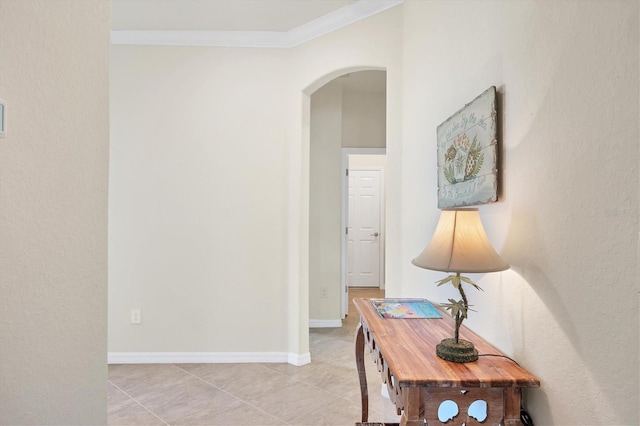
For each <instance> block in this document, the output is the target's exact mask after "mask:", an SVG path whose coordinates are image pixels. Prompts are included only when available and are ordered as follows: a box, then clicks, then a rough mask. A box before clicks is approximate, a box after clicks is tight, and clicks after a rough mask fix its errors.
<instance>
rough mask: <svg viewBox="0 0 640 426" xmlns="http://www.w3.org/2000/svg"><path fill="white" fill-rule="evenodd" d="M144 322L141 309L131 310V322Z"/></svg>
mask: <svg viewBox="0 0 640 426" xmlns="http://www.w3.org/2000/svg"><path fill="white" fill-rule="evenodd" d="M141 322H142V312H141V311H140V309H132V310H131V324H140V323H141Z"/></svg>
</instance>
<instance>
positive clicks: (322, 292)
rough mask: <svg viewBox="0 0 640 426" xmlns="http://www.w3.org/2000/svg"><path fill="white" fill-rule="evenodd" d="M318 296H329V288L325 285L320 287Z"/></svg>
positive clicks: (324, 297)
mask: <svg viewBox="0 0 640 426" xmlns="http://www.w3.org/2000/svg"><path fill="white" fill-rule="evenodd" d="M320 297H322V298H323V299H326V298H327V297H329V290H328V289H327V288H326V287H322V289H321V290H320Z"/></svg>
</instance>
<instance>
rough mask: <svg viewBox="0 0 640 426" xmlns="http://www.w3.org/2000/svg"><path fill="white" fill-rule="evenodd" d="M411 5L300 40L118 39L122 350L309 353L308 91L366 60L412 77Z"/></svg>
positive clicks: (115, 97) (114, 185)
mask: <svg viewBox="0 0 640 426" xmlns="http://www.w3.org/2000/svg"><path fill="white" fill-rule="evenodd" d="M401 17H402V15H401V10H400V9H398V8H394V9H392V10H389V11H387V12H384V13H381V14H379V15H376V16H373V17H371V18H369V19H367V20H365V21H361V22H359V23H357V24H354V25H351V26H349V27H347V28H343V29H341V30H339V31H336V32H334V33H331V34H329V35H327V36H324V37H322V38H320V39H317V40H314V41H312V42H309V43H306V44H304V45H302V46H299V47H297V48H295V49H290V50H289V49H245V48H242V49H234V48H191V47H136V46H113V48H112V68H111V82H112V85H111V87H112V90H111V99H112V120H111V129H112V143H111V167H110V203H109V227H110V228H109V229H110V235H109V243H110V246H109V256H110V257H109V351H110V352H112V353H114V354H117V355H118V356H120V355H122V354H123V353H124V354H132V353H138V354H140V353H142V354H143V356H146V355H149V356H151V357H153V356H155V355H154V354H158V353H163V354H166V353H168V352H170V353H174V354H175V353H178V354H183V355H184V356H186V357H189V356H192V355H194V354H196V355H198V354H204V356H205V357H210V358H209V359H212V358H211V357H214V358H215V357H217V356H218V355H220V354H225V353H227V354H237V353H242V354H244V355H247V354H248V356H249V358H250V357H251V354H254V355H255V356H256V357H258V358H260V357H265V356H271V355H273V354H275V355H276V357H275V358H272V359H279V360H282V358H281V357H282V356H284V357H285V358H284V359H285V360H286V359H287V357H288V359H289V361H290V362H292V363H301V362H304V361H305V357H308V354H309V348H308V322H309V317H310V314H309V262H308V259H309V218H310V210H309V205H310V195H309V177H310V167H309V152H310V151H309V150H310V133H309V128H310V95H311V93H313V92H314V91H315V90H316V89H317V88H319V87H321V86H322V85H323V84H325V83H326V82H328V81H330V80H331V79H333V78H334V77H337V76H338V75H340V74H343V73H347V72H351V71H357V70H358V69H360V68H364V69H385V68H390V69H391V73H392V78H395V79H398V78H399V77H400V73H399V72H398V65H399V63H400V57H399V55H397V49H396V46H397V44H398V40H399V33H397V31H396V29H397V26H398V23H399V22H400V20H401ZM374 30H375V32H376V36H375V37H373V38H372V37H371V34H372V33H373V32H374ZM393 84H394V87H395V88H396V89H397V88H398V86H399V85H398V84H397V80H394V83H393ZM396 94H397V95H396V96H398V97H397V98H396V103H397V104H398V103H399V91H396ZM395 131H396V132H399V126H395ZM338 155H339V151H338ZM336 165H337V166H338V167H339V156H338V158H337V161H336ZM336 189H337V190H338V191H339V184H338V186H337V188H336ZM338 196H339V192H338ZM335 214H336V218H337V219H338V220H339V214H340V211H339V209H336V212H335ZM338 247H339V246H338ZM338 253H339V252H338ZM337 260H338V261H339V258H338V259H337ZM338 284H339V283H338ZM339 296H340V294H339V288H336V291H335V292H333V291H332V293H331V294H330V299H329V300H330V302H329V303H331V306H335V309H337V311H336V312H337V316H334V315H333V314H332V318H337V319H339V315H340V311H339V309H340V299H339ZM132 308H140V309H141V311H142V324H140V325H131V324H130V323H129V318H130V316H129V312H130V310H131V309H132ZM229 318H234V321H233V323H230V321H229ZM231 324H233V326H231ZM144 354H146V355H144ZM179 356H182V355H179ZM147 359H148V358H147ZM182 359H185V358H182ZM217 359H220V358H217Z"/></svg>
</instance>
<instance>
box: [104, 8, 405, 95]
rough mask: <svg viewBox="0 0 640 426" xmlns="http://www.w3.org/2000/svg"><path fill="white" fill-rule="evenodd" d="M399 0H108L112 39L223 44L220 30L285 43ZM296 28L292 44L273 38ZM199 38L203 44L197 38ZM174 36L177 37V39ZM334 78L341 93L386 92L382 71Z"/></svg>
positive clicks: (225, 39)
mask: <svg viewBox="0 0 640 426" xmlns="http://www.w3.org/2000/svg"><path fill="white" fill-rule="evenodd" d="M401 2H402V0H375V1H373V0H112V1H111V29H112V32H113V33H112V42H113V43H115V44H167V45H176V44H178V45H180V44H183V45H227V43H228V41H229V39H228V37H229V36H228V34H226V33H225V32H234V37H239V38H240V39H241V40H242V41H241V42H240V43H238V42H237V41H234V43H235V44H233V43H231V44H229V45H236V46H243V45H250V46H253V45H258V46H259V45H262V44H265V40H267V43H266V44H265V45H269V46H275V47H288V46H289V45H295V44H296V43H300V42H304V40H308V39H310V38H313V37H315V36H317V35H320V34H322V33H323V32H326V31H327V30H329V31H330V30H331V29H332V28H333V29H337V28H339V27H340V26H342V25H345V24H348V23H349V22H353V21H354V20H357V19H360V18H364V17H366V16H368V15H370V14H371V13H372V11H373V13H375V12H377V11H380V10H384V9H386V8H387V7H392V6H394V5H397V4H399V3H401ZM300 31H302V32H303V33H305V35H304V36H303V37H302V38H300V39H299V40H296V41H293V42H290V41H286V42H285V43H281V42H280V39H279V38H277V37H279V34H284V35H285V36H288V35H295V33H296V32H300ZM172 32H182V34H179V35H176V34H175V33H172ZM254 32H271V33H261V34H255V33H254ZM130 33H138V34H133V35H131V34H130ZM154 33H155V34H158V33H161V35H160V37H164V39H162V40H161V41H160V42H157V40H156V39H155V37H156V36H155V35H154ZM203 33H207V34H204V35H203ZM123 34H124V35H123ZM167 34H168V35H167ZM219 34H222V39H223V42H222V43H218V41H217V39H216V37H218V35H219ZM149 35H150V37H151V38H150V39H149V38H148V37H149ZM203 36H204V37H205V41H204V42H203V41H202V39H201V37H203ZM270 36H275V37H276V39H275V40H276V42H275V43H271V42H269V37H270ZM123 37H124V39H123ZM131 37H132V38H131ZM140 37H142V38H140ZM184 37H186V38H187V42H186V43H183V41H184V39H181V38H184ZM207 37H211V38H209V39H207ZM176 38H178V39H179V41H178V42H176ZM150 40H151V41H150ZM194 40H195V41H194ZM212 40H213V42H211V41H212ZM245 40H249V42H245ZM256 40H258V42H257V43H256ZM339 80H340V83H341V85H342V88H343V90H345V91H351V92H360V93H378V94H382V93H385V91H386V73H385V72H380V71H365V72H356V73H351V74H347V75H345V76H342V77H341V78H340V79H339Z"/></svg>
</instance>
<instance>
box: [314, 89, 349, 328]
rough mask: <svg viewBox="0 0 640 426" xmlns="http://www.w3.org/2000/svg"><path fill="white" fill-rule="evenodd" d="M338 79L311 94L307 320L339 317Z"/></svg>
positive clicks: (339, 169)
mask: <svg viewBox="0 0 640 426" xmlns="http://www.w3.org/2000/svg"><path fill="white" fill-rule="evenodd" d="M339 80H340V79H337V80H333V81H332V82H331V83H328V84H327V85H325V86H323V87H322V88H320V89H319V90H318V91H316V92H315V93H313V94H312V95H311V129H310V131H311V147H310V159H309V164H310V167H309V183H310V189H309V193H310V199H309V319H310V320H311V321H312V324H313V323H314V322H315V324H316V325H318V323H317V321H314V320H334V321H335V320H338V321H339V320H340V302H339V301H340V292H341V269H340V267H341V250H340V235H341V234H340V227H341V226H342V225H341V223H340V217H341V216H340V206H341V204H342V200H341V193H340V187H341V179H342V172H341V169H342V165H341V164H340V161H341V157H340V152H341V151H340V147H341V144H342V120H343V109H342V101H343V91H342V86H341V83H340V81H339ZM336 302H337V303H336ZM334 325H335V324H334Z"/></svg>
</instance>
